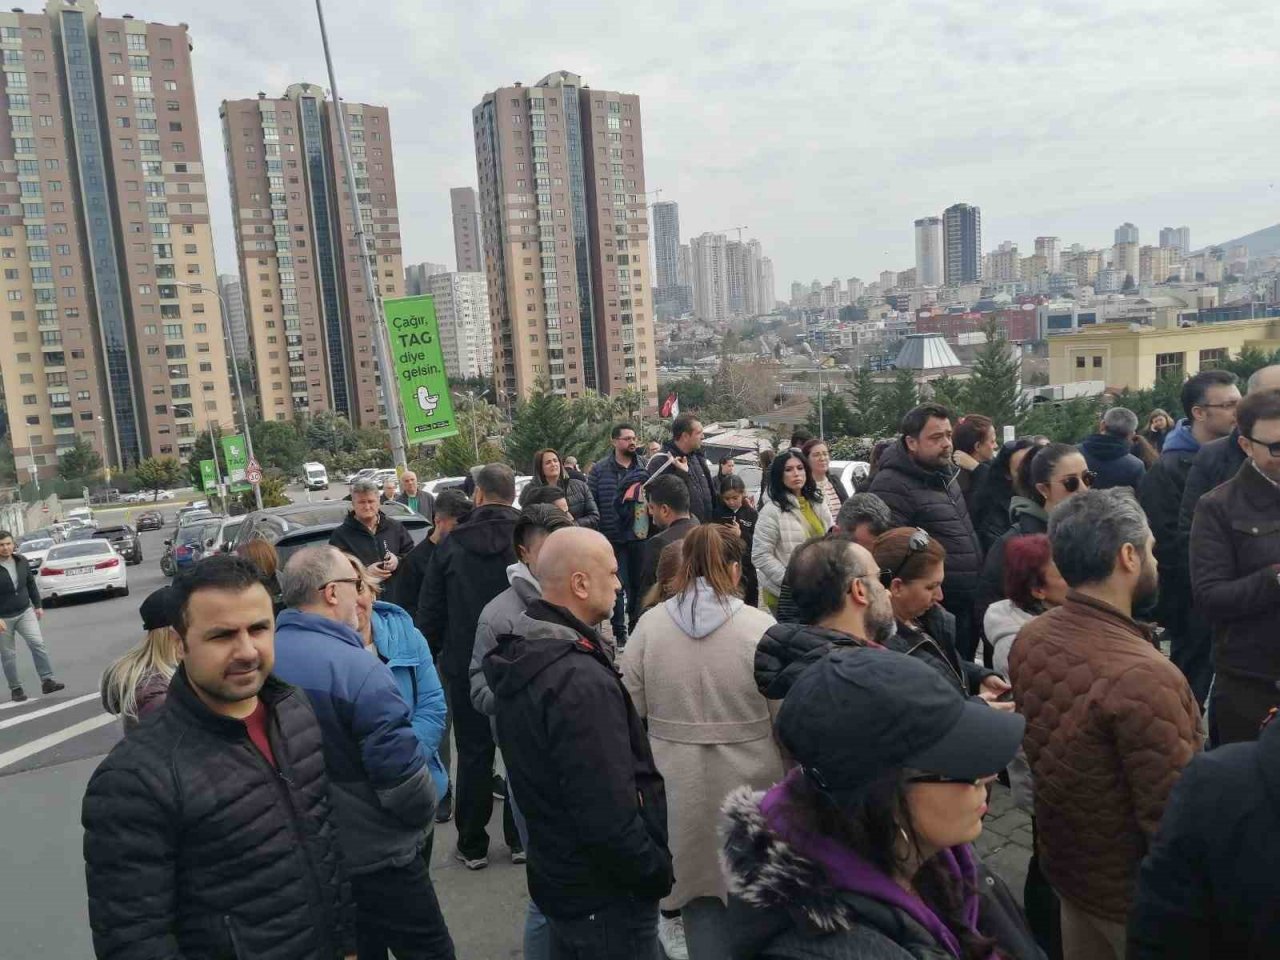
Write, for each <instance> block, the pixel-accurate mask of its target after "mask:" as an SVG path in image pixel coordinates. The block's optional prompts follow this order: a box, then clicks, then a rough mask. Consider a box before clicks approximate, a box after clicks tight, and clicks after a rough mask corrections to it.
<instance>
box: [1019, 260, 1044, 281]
mask: <svg viewBox="0 0 1280 960" xmlns="http://www.w3.org/2000/svg"><path fill="white" fill-rule="evenodd" d="M1048 272H1049V261H1048V260H1047V259H1046V258H1045V257H1043V256H1042V255H1040V254H1035V255H1033V256H1030V257H1023V258H1022V259H1021V260H1020V261H1019V262H1018V274H1019V279H1021V280H1022V282H1023V283H1027V284H1031V283H1033V282H1034V281H1035V280H1036V279H1038V278H1039V277H1040V275H1041V274H1047V273H1048Z"/></svg>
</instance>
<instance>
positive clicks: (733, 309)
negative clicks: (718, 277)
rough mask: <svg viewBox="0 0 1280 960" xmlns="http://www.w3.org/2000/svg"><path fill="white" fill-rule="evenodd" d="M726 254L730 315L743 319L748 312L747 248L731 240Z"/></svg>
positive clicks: (726, 244)
mask: <svg viewBox="0 0 1280 960" xmlns="http://www.w3.org/2000/svg"><path fill="white" fill-rule="evenodd" d="M724 252H725V271H726V277H727V280H728V290H729V315H730V316H733V317H741V316H744V315H745V314H746V312H747V289H748V283H747V246H746V244H744V243H741V242H740V241H738V240H729V241H728V242H726V243H725V245H724Z"/></svg>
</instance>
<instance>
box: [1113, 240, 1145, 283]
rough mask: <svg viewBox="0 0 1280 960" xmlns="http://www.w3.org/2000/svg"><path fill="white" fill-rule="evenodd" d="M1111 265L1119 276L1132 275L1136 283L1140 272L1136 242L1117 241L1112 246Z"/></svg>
mask: <svg viewBox="0 0 1280 960" xmlns="http://www.w3.org/2000/svg"><path fill="white" fill-rule="evenodd" d="M1111 266H1112V267H1114V268H1115V269H1116V270H1118V271H1119V273H1120V276H1121V278H1125V277H1132V278H1133V281H1134V282H1135V283H1137V281H1138V277H1139V274H1140V271H1139V256H1138V244H1137V242H1136V241H1134V242H1133V243H1117V244H1116V245H1115V247H1114V248H1112V255H1111Z"/></svg>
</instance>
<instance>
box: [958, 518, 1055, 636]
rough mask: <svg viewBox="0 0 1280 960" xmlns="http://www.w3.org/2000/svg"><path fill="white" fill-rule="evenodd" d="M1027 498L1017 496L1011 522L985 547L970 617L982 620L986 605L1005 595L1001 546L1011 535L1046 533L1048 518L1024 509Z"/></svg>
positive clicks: (979, 621)
mask: <svg viewBox="0 0 1280 960" xmlns="http://www.w3.org/2000/svg"><path fill="white" fill-rule="evenodd" d="M1026 503H1027V501H1026V500H1025V499H1023V498H1020V499H1019V501H1018V504H1019V505H1018V506H1015V507H1014V508H1013V509H1014V511H1016V518H1015V519H1014V521H1013V526H1011V527H1009V529H1008V530H1006V531H1005V532H1004V535H1003V536H1001V537H1000V539H999V540H997V541H996V542H995V543H993V544H992V545H991V549H990V550H988V551H987V555H986V557H985V558H984V559H983V561H982V579H981V581H980V582H979V584H978V598H977V600H976V601H975V602H974V605H973V619H974V622H975V623H977V624H982V623H983V622H984V621H985V620H986V617H987V607H989V606H991V604H993V603H999V602H1000V601H1001V600H1004V599H1005V595H1004V548H1005V547H1007V546H1008V545H1009V541H1010V540H1012V539H1013V538H1014V537H1025V536H1029V535H1031V534H1036V533H1048V532H1049V521H1048V519H1046V518H1045V517H1042V516H1040V514H1039V513H1037V512H1035V511H1034V510H1030V509H1027V507H1026Z"/></svg>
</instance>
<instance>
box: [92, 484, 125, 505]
mask: <svg viewBox="0 0 1280 960" xmlns="http://www.w3.org/2000/svg"><path fill="white" fill-rule="evenodd" d="M89 502H90V503H119V502H120V491H119V490H117V489H116V488H115V487H111V488H110V489H107V490H94V491H93V492H92V493H90V494H89Z"/></svg>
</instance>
